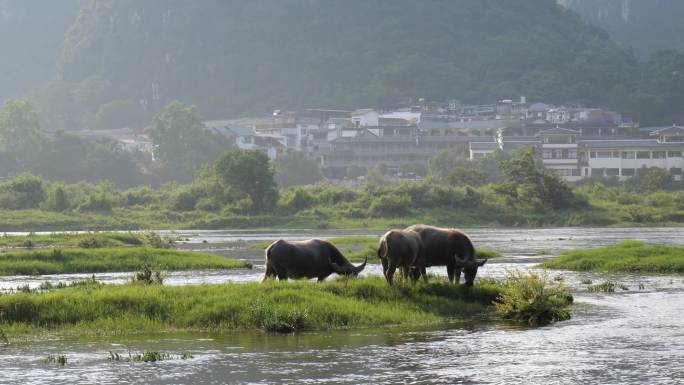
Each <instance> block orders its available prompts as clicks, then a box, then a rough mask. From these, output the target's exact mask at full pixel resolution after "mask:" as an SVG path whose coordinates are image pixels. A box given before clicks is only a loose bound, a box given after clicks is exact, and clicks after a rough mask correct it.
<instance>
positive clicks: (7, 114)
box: [0, 100, 46, 170]
mask: <svg viewBox="0 0 684 385" xmlns="http://www.w3.org/2000/svg"><path fill="white" fill-rule="evenodd" d="M45 141H46V139H45V137H44V136H43V135H42V133H41V132H40V121H39V118H38V114H37V113H36V111H35V110H34V109H33V106H32V105H31V104H30V103H29V102H27V101H24V100H15V101H12V100H11V101H8V102H7V103H5V105H4V106H3V107H2V109H0V152H4V153H5V154H6V156H7V157H9V158H10V159H13V160H14V161H15V162H16V166H17V167H18V168H19V170H27V169H29V167H30V166H31V165H32V164H33V163H35V162H34V159H35V157H36V154H40V153H41V152H42V151H43V147H44V144H45Z"/></svg>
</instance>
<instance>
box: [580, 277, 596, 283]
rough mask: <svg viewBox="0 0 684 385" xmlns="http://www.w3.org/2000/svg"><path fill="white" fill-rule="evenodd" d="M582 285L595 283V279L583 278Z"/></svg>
mask: <svg viewBox="0 0 684 385" xmlns="http://www.w3.org/2000/svg"><path fill="white" fill-rule="evenodd" d="M580 282H581V283H582V285H591V284H592V283H594V281H592V280H591V278H582V281H580Z"/></svg>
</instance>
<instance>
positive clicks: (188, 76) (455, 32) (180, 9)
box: [57, 0, 637, 124]
mask: <svg viewBox="0 0 684 385" xmlns="http://www.w3.org/2000/svg"><path fill="white" fill-rule="evenodd" d="M636 66H637V64H636V62H635V60H634V58H633V57H631V56H630V55H629V54H628V53H627V52H625V51H624V50H623V49H622V48H620V47H619V46H618V45H617V44H615V43H613V42H612V41H611V40H610V39H609V37H608V36H607V34H605V33H604V32H603V31H601V30H599V29H597V28H594V27H591V26H588V25H587V24H585V23H584V22H583V21H582V20H581V19H580V18H579V17H578V16H577V15H576V14H575V13H573V12H571V11H568V10H566V9H565V8H563V7H561V6H558V5H557V4H556V2H555V1H553V0H526V1H495V0H459V1H446V0H434V1H413V0H391V1H390V0H384V1H365V0H346V1H330V0H258V1H243V0H239V1H236V0H228V1H225V0H203V1H192V2H189V1H182V0H147V1H138V0H116V1H113V0H94V1H91V2H90V3H89V4H88V5H87V6H85V7H83V9H82V10H81V13H80V15H79V17H78V19H77V20H76V21H75V22H74V23H73V25H72V26H71V27H70V29H69V31H68V32H67V35H66V38H65V41H64V44H63V47H62V50H61V54H60V58H59V63H58V70H59V76H60V78H59V80H58V81H59V82H61V83H60V84H61V85H60V86H59V87H57V88H58V89H61V88H60V87H62V86H64V87H67V88H68V87H76V88H78V87H79V85H81V84H82V82H84V81H87V82H90V83H91V84H95V85H96V87H86V89H87V90H89V92H91V93H92V90H93V89H98V90H100V91H98V93H97V94H93V95H89V96H88V97H87V98H85V99H86V100H85V102H84V103H86V104H90V105H88V106H87V108H86V109H87V111H85V112H84V113H86V114H90V115H91V116H95V115H96V114H98V113H100V112H102V111H101V109H102V108H103V107H107V108H110V107H111V109H113V110H115V111H116V110H117V109H120V110H121V111H126V112H128V110H127V108H128V109H135V108H137V107H136V105H140V104H141V103H142V107H143V109H145V110H146V111H147V112H148V114H149V113H150V112H151V111H156V110H158V109H159V107H161V106H162V105H164V104H166V103H167V102H168V101H170V100H173V99H178V100H181V101H183V102H186V103H191V104H196V105H198V107H199V111H200V112H201V113H202V114H203V115H204V116H206V117H224V116H235V115H244V114H251V113H262V112H266V111H268V110H270V109H274V108H301V107H328V108H354V107H358V106H364V105H375V106H383V105H389V104H393V103H396V102H398V101H401V100H405V99H407V98H417V97H425V98H428V99H433V100H444V99H450V98H455V99H460V100H461V101H463V102H466V103H469V102H472V103H478V102H480V103H482V102H491V101H493V100H496V99H499V98H510V97H517V96H519V95H525V96H527V97H528V99H529V100H545V101H548V102H559V103H560V102H580V103H585V104H591V105H614V104H618V103H619V100H617V99H619V98H617V97H616V95H621V94H622V93H623V92H622V91H621V88H624V87H627V88H630V87H632V86H633V85H632V83H633V81H634V78H635V76H634V71H635V69H636ZM70 94H73V92H71V93H70ZM111 103H115V104H116V105H115V106H111ZM76 104H78V103H76ZM126 106H127V107H126ZM69 108H71V107H69ZM79 108H82V106H81V107H79V106H77V107H75V109H76V110H78V109H79ZM65 110H68V108H67V107H65V108H60V109H59V111H65ZM133 113H134V114H138V115H140V112H139V111H135V112H133ZM74 114H76V115H79V112H74ZM97 120H98V119H94V121H97ZM69 124H76V123H69Z"/></svg>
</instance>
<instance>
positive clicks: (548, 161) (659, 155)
mask: <svg viewBox="0 0 684 385" xmlns="http://www.w3.org/2000/svg"><path fill="white" fill-rule="evenodd" d="M651 136H653V137H654V138H653V139H641V138H631V139H594V138H582V137H581V136H580V133H579V131H574V130H569V129H565V128H554V129H550V130H545V131H541V132H540V133H539V134H538V135H537V138H536V139H535V140H529V141H524V140H520V139H516V138H514V139H515V140H516V141H508V140H506V139H505V138H504V139H503V140H499V142H497V141H495V140H492V141H491V142H482V141H478V142H471V143H470V159H471V160H474V159H479V158H482V157H484V156H486V155H488V154H491V153H493V152H494V151H495V150H496V149H499V148H500V149H503V150H504V151H507V150H508V149H511V148H517V147H521V146H534V147H535V148H537V151H538V152H539V153H540V156H541V158H542V162H543V164H544V168H546V169H548V170H552V171H555V172H556V173H558V174H559V175H561V176H562V177H563V179H565V180H566V181H570V182H574V181H578V180H581V179H584V178H591V177H595V178H596V177H599V178H601V177H615V178H618V179H619V180H622V181H624V180H627V179H629V178H631V177H633V176H635V175H639V174H640V173H642V172H645V171H646V170H648V168H650V167H658V168H662V169H666V170H669V171H670V173H671V174H672V176H673V178H674V180H682V169H683V168H684V158H683V157H682V154H683V153H684V127H679V126H672V127H664V128H661V129H657V130H654V131H653V132H652V133H651ZM509 139H510V138H509Z"/></svg>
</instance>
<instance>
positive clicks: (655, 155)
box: [653, 151, 666, 159]
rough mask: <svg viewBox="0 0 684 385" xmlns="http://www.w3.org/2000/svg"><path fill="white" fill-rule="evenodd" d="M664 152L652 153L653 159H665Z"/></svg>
mask: <svg viewBox="0 0 684 385" xmlns="http://www.w3.org/2000/svg"><path fill="white" fill-rule="evenodd" d="M665 154H666V153H665V151H653V159H665Z"/></svg>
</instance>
